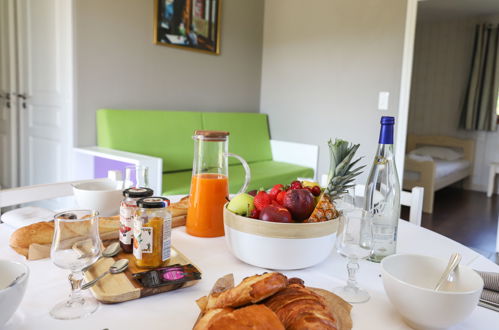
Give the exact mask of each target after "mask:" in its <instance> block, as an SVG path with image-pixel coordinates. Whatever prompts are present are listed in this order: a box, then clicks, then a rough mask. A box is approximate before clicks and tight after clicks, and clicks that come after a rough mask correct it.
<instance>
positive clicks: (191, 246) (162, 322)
mask: <svg viewBox="0 0 499 330" xmlns="http://www.w3.org/2000/svg"><path fill="white" fill-rule="evenodd" d="M12 231H13V228H11V227H8V226H7V225H5V224H3V225H0V258H3V259H10V260H18V261H24V258H23V257H21V256H20V255H18V254H16V253H15V252H14V251H13V250H12V249H10V247H9V246H8V238H9V236H10V234H11V232H12ZM172 240H173V244H174V245H175V246H176V247H177V248H178V249H179V250H180V251H182V252H183V253H184V254H186V255H187V256H188V257H189V258H190V259H191V260H192V261H193V262H194V263H195V264H196V265H198V266H199V267H200V268H201V270H202V271H203V279H202V281H200V282H199V283H198V284H197V285H195V286H193V287H189V288H185V289H181V290H177V291H173V292H168V293H163V294H160V295H156V296H151V297H146V298H142V299H139V300H134V301H129V302H125V303H121V304H115V305H101V306H100V308H99V309H98V310H97V312H95V313H94V314H92V315H91V316H89V317H87V318H84V319H81V320H75V321H59V320H54V319H52V318H51V317H50V316H49V314H48V311H49V309H50V308H51V307H52V306H53V305H54V304H55V303H56V302H58V301H60V300H62V299H64V298H66V296H67V295H68V293H69V290H70V288H69V282H68V280H67V276H68V272H67V271H64V270H62V269H59V268H57V267H56V266H55V265H54V264H52V262H51V261H50V259H45V260H38V261H28V262H26V263H27V264H28V265H29V268H30V270H31V274H30V279H29V283H28V287H27V290H26V295H25V297H24V299H23V301H22V303H21V305H20V307H19V309H18V310H17V312H16V313H15V315H14V316H13V318H12V319H11V320H10V321H9V322H8V323H7V324H6V326H5V329H6V330H13V329H16V330H18V329H21V330H22V329H71V330H76V329H105V328H107V329H110V330H124V329H148V330H149V329H151V330H152V329H175V330H176V329H191V328H192V325H193V324H194V322H195V320H196V318H197V316H198V312H199V311H198V308H197V306H196V303H195V300H196V299H197V298H199V297H201V296H203V295H205V294H207V293H208V292H209V291H210V289H211V287H212V286H213V284H214V282H215V281H216V279H218V278H219V277H221V276H223V275H225V274H228V273H233V274H234V276H235V280H236V282H239V281H240V280H242V279H243V278H244V277H246V276H249V275H253V274H256V273H262V272H264V271H266V270H265V269H261V268H257V267H253V266H249V265H247V264H244V263H243V262H241V261H239V260H237V259H236V258H235V257H233V256H232V255H231V254H230V252H229V251H228V250H227V248H226V245H225V240H224V238H223V237H220V238H196V237H192V236H190V235H188V234H187V233H186V232H185V228H184V227H180V228H177V229H174V230H173V232H172ZM454 251H457V252H459V253H461V254H462V256H463V261H462V262H463V263H464V264H467V265H469V266H471V267H473V268H475V269H478V270H487V271H495V272H499V267H498V266H497V265H496V264H494V263H492V262H491V261H489V260H487V259H485V258H484V257H482V256H480V255H479V254H477V253H475V252H474V251H472V250H470V249H468V248H467V247H465V246H463V245H461V244H459V243H457V242H455V241H452V240H450V239H448V238H446V237H443V236H441V235H439V234H436V233H434V232H431V231H429V230H426V229H424V228H420V227H416V226H414V225H412V224H410V223H408V222H406V221H400V225H399V244H398V252H400V253H418V254H427V255H433V256H437V257H441V258H448V257H449V256H450V254H451V253H452V252H454ZM345 265H346V263H345V260H344V259H343V258H342V257H340V256H338V255H337V254H336V253H335V252H333V253H332V254H331V256H330V257H329V258H328V259H327V260H326V261H324V262H323V263H321V264H319V265H317V266H314V267H311V268H308V269H304V270H299V271H286V272H284V273H285V274H286V275H287V276H291V277H292V276H297V277H300V278H302V279H304V280H305V283H306V284H307V285H309V286H313V287H318V288H323V289H331V288H333V287H337V286H340V285H343V284H344V283H345V281H346V277H347V276H346V275H347V273H346V266H345ZM358 280H359V283H360V285H361V286H363V287H364V288H366V289H367V290H368V291H369V292H370V293H371V300H370V301H369V302H367V303H365V304H359V305H354V308H353V309H352V318H353V324H354V329H410V328H409V327H408V326H406V325H405V324H404V323H403V321H402V319H401V318H400V316H399V315H398V313H397V312H396V311H395V309H394V308H393V307H392V305H391V304H390V302H389V301H388V297H387V296H386V294H385V292H384V290H383V284H382V281H381V278H380V266H379V264H375V263H371V262H368V261H363V262H362V263H361V268H360V271H359V273H358ZM493 324H496V325H497V324H499V313H496V312H493V311H491V310H488V309H484V308H482V307H477V309H476V310H475V311H474V312H473V314H472V315H471V316H470V317H469V318H468V319H467V320H466V321H464V322H462V323H461V324H459V325H457V326H455V327H454V328H453V329H491V327H494V326H493Z"/></svg>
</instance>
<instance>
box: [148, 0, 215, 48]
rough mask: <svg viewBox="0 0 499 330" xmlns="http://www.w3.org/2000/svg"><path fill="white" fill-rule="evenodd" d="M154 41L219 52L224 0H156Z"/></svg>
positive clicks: (157, 43) (163, 44) (164, 44)
mask: <svg viewBox="0 0 499 330" xmlns="http://www.w3.org/2000/svg"><path fill="white" fill-rule="evenodd" d="M154 7H155V8H154V43H155V44H156V45H161V46H169V47H175V48H181V49H187V50H193V51H198V52H203V53H208V54H212V55H219V54H220V30H221V29H220V22H221V11H222V10H221V9H222V0H155V6H154Z"/></svg>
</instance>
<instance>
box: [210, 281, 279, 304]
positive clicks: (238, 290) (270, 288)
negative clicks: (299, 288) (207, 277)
mask: <svg viewBox="0 0 499 330" xmlns="http://www.w3.org/2000/svg"><path fill="white" fill-rule="evenodd" d="M287 285H288V279H287V277H286V276H284V275H283V274H281V273H266V274H262V275H253V276H250V277H246V278H245V279H244V280H243V281H242V282H241V283H240V284H239V285H238V286H236V287H234V288H231V289H229V290H226V291H223V292H220V293H215V294H211V295H210V296H208V299H207V303H206V306H205V310H209V309H213V308H224V307H239V306H244V305H248V304H251V303H253V304H254V303H257V302H259V301H261V300H263V299H265V298H268V297H270V296H271V295H273V294H274V293H276V292H278V291H280V290H282V289H284V288H286V286H287Z"/></svg>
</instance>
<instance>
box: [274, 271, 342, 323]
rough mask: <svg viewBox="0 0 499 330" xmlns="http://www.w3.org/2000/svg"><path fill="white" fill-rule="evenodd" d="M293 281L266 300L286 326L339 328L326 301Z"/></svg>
mask: <svg viewBox="0 0 499 330" xmlns="http://www.w3.org/2000/svg"><path fill="white" fill-rule="evenodd" d="M293 282H294V283H293V284H290V285H288V287H287V288H285V289H284V290H282V291H280V292H278V293H276V294H275V295H273V296H272V297H270V298H269V299H267V301H265V302H264V303H265V305H266V306H267V307H269V308H270V309H271V310H273V311H274V312H275V313H276V314H277V317H279V319H280V320H281V322H282V324H283V325H284V327H285V328H286V329H287V330H293V329H309V330H311V329H321V330H322V329H335V330H336V329H338V328H339V327H338V322H337V320H336V319H335V317H334V316H333V315H332V314H331V313H330V312H329V309H328V306H327V303H326V301H325V300H324V299H323V298H322V297H321V296H319V295H317V294H316V293H314V292H313V291H311V290H309V289H307V288H306V287H305V286H304V285H303V284H300V283H296V282H295V281H293Z"/></svg>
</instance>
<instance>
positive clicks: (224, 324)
mask: <svg viewBox="0 0 499 330" xmlns="http://www.w3.org/2000/svg"><path fill="white" fill-rule="evenodd" d="M218 329H223V330H239V329H252V330H284V327H283V326H282V324H281V321H279V318H278V317H277V316H276V315H275V313H274V312H272V311H271V310H270V309H268V308H267V307H265V306H264V305H250V306H246V307H243V308H239V309H236V310H234V309H232V308H217V309H212V310H209V311H207V312H206V313H205V314H204V315H203V317H202V318H201V319H200V320H199V321H198V323H196V325H195V326H194V329H193V330H218Z"/></svg>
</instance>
